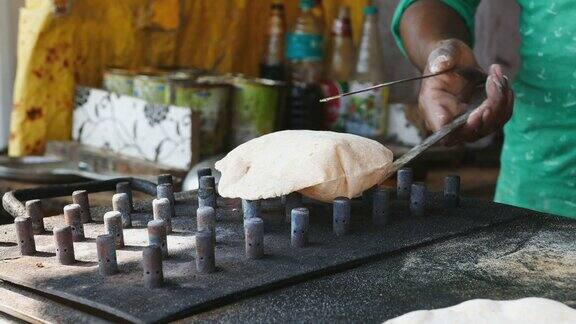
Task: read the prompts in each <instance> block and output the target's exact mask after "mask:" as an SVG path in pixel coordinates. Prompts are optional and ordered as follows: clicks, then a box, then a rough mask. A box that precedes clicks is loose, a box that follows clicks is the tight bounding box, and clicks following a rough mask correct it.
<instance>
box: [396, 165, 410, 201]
mask: <svg viewBox="0 0 576 324" xmlns="http://www.w3.org/2000/svg"><path fill="white" fill-rule="evenodd" d="M396 177H397V179H396V183H397V188H396V189H397V196H398V199H403V200H408V199H409V198H410V188H411V186H412V180H413V173H412V168H402V169H400V170H398V174H397V176H396Z"/></svg>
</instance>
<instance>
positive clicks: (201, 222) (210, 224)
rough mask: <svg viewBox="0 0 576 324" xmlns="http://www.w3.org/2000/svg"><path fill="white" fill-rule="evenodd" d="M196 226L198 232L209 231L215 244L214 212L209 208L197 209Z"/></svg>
mask: <svg viewBox="0 0 576 324" xmlns="http://www.w3.org/2000/svg"><path fill="white" fill-rule="evenodd" d="M196 225H197V228H198V231H209V232H210V233H212V237H213V238H214V244H216V211H215V210H214V208H212V207H209V206H204V207H198V209H197V210H196Z"/></svg>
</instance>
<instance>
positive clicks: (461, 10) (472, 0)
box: [391, 0, 480, 55]
mask: <svg viewBox="0 0 576 324" xmlns="http://www.w3.org/2000/svg"><path fill="white" fill-rule="evenodd" d="M416 1H418V0H400V3H399V4H398V7H397V8H396V11H395V12H394V17H393V18H392V28H391V30H392V34H393V35H394V40H396V45H398V47H399V48H400V50H401V51H402V53H403V54H404V55H406V50H405V49H404V45H403V44H402V40H401V39H400V19H401V18H402V15H403V14H404V11H406V9H407V8H408V7H409V6H410V5H411V4H413V3H414V2H416ZM442 2H443V3H444V4H445V5H447V6H449V7H450V8H452V9H454V11H456V12H457V13H458V14H459V15H460V17H462V19H464V22H465V23H466V26H467V27H468V29H469V31H470V39H471V43H472V44H471V45H473V44H474V15H475V14H476V8H477V7H478V4H479V3H480V0H442Z"/></svg>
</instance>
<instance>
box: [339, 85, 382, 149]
mask: <svg viewBox="0 0 576 324" xmlns="http://www.w3.org/2000/svg"><path fill="white" fill-rule="evenodd" d="M373 85H374V84H373V83H371V82H366V83H361V82H357V81H352V82H351V83H350V91H356V90H360V89H364V88H367V87H371V86H373ZM388 94H389V88H388V87H383V88H380V89H375V90H372V91H366V92H362V93H358V94H355V95H353V96H350V97H348V99H347V105H346V122H345V126H346V132H347V133H352V134H356V135H360V136H365V137H370V138H383V137H385V136H386V132H387V127H386V126H387V125H386V122H387V117H388Z"/></svg>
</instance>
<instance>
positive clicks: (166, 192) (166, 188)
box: [156, 183, 176, 217]
mask: <svg viewBox="0 0 576 324" xmlns="http://www.w3.org/2000/svg"><path fill="white" fill-rule="evenodd" d="M156 193H157V194H156V197H157V198H166V199H168V201H169V202H170V215H171V217H176V199H175V198H174V189H173V188H172V185H171V184H169V183H163V184H161V185H158V186H157V187H156Z"/></svg>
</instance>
